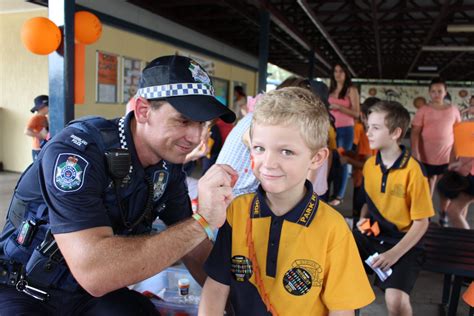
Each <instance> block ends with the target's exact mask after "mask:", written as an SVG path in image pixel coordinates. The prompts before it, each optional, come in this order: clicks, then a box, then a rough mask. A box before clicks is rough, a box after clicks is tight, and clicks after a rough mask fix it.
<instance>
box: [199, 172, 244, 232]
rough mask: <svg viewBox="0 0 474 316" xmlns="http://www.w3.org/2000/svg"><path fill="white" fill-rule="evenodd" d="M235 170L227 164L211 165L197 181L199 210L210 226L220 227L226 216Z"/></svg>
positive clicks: (234, 179) (231, 196)
mask: <svg viewBox="0 0 474 316" xmlns="http://www.w3.org/2000/svg"><path fill="white" fill-rule="evenodd" d="M237 177H238V175H237V172H235V170H234V169H232V168H231V167H230V166H228V165H219V164H215V165H213V166H212V167H211V168H210V169H209V170H208V171H207V172H206V174H205V175H204V176H203V177H202V178H201V179H200V180H199V183H198V198H199V210H198V213H199V214H201V216H203V217H204V218H205V219H206V221H207V222H208V223H209V224H210V225H211V226H212V227H216V228H218V227H221V226H222V225H223V224H224V222H225V218H226V210H227V206H229V204H230V202H231V201H232V199H233V195H232V186H233V185H234V184H235V181H236V180H237Z"/></svg>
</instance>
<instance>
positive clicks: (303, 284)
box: [283, 259, 323, 296]
mask: <svg viewBox="0 0 474 316" xmlns="http://www.w3.org/2000/svg"><path fill="white" fill-rule="evenodd" d="M322 272H323V269H322V268H321V266H320V265H319V264H318V263H316V262H314V261H312V260H306V259H298V260H295V261H294V262H293V264H292V267H291V268H290V269H289V270H288V271H286V273H285V275H284V277H283V287H284V288H285V290H287V291H288V293H290V294H293V295H296V296H301V295H304V294H306V293H308V292H309V290H310V289H311V287H312V286H313V285H314V286H317V287H322V285H323V280H322V277H321V274H322Z"/></svg>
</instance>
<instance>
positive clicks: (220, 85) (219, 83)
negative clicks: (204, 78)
mask: <svg viewBox="0 0 474 316" xmlns="http://www.w3.org/2000/svg"><path fill="white" fill-rule="evenodd" d="M211 78H212V83H213V84H214V90H215V91H214V94H215V97H216V99H217V100H219V101H220V102H221V103H222V104H224V105H225V106H227V105H229V81H228V80H225V79H220V78H216V77H211Z"/></svg>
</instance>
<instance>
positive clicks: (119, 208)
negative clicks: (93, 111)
mask: <svg viewBox="0 0 474 316" xmlns="http://www.w3.org/2000/svg"><path fill="white" fill-rule="evenodd" d="M135 101H136V107H135V111H132V112H130V113H129V114H127V115H126V116H125V117H122V118H120V119H115V120H105V119H103V118H98V117H89V118H85V119H80V120H77V121H73V122H72V123H70V124H69V125H68V126H67V127H66V128H65V129H64V130H62V131H61V132H60V133H58V134H57V135H56V136H55V137H54V138H53V139H52V140H51V141H50V142H48V143H47V145H46V146H45V147H44V148H43V150H42V151H41V153H40V154H39V157H38V160H37V161H36V162H35V163H34V164H32V165H31V166H30V167H29V168H28V169H27V170H26V171H25V172H24V173H23V175H22V176H21V178H20V180H19V183H18V185H17V187H16V189H15V193H14V196H13V198H12V202H11V205H10V208H9V210H8V216H7V222H6V225H5V227H4V230H3V232H2V235H1V237H0V259H1V260H0V314H1V315H17V314H22V315H30V314H31V315H33V314H34V315H51V314H53V315H89V314H90V315H154V314H155V313H156V312H155V310H154V307H153V305H152V304H151V303H150V302H149V301H148V300H147V299H145V298H144V297H143V296H142V295H141V294H138V293H136V292H134V291H130V290H128V289H127V286H128V285H131V284H134V283H137V282H139V281H142V280H144V279H146V278H149V277H151V276H153V275H155V274H157V273H159V272H160V271H162V270H163V269H165V268H166V267H168V266H170V265H171V264H173V263H174V262H176V261H177V260H179V259H181V258H182V260H183V261H184V263H185V264H186V266H187V267H188V269H189V270H190V271H191V273H193V275H194V276H195V277H196V278H197V279H198V280H203V279H204V275H203V274H202V269H201V268H202V262H203V260H205V258H206V257H207V255H208V253H209V251H210V248H211V245H212V244H211V242H210V241H209V238H210V237H211V236H212V229H214V228H217V227H220V226H221V225H222V224H223V223H224V221H225V210H226V207H227V205H228V204H229V202H230V200H231V199H232V193H231V190H232V189H231V182H232V179H233V178H235V177H236V174H235V171H233V170H232V169H231V168H230V167H229V166H226V165H216V166H213V167H212V169H210V170H209V171H208V172H207V173H206V175H205V176H204V177H202V178H201V180H200V181H199V185H198V190H199V210H198V213H196V214H194V215H193V216H191V215H192V210H191V204H190V201H189V198H188V194H187V187H186V184H185V175H184V173H183V172H182V168H181V167H182V165H181V163H182V162H183V161H184V159H185V157H186V155H187V154H188V153H190V152H191V151H192V150H193V149H194V148H195V147H196V146H197V145H198V144H199V142H200V135H201V131H202V128H203V126H204V123H205V122H206V121H209V120H212V119H214V118H217V117H220V118H222V119H223V120H224V121H226V122H232V121H234V120H235V114H234V113H233V112H232V111H230V110H229V109H228V108H227V107H225V106H224V105H222V104H220V103H219V102H218V101H217V100H216V99H215V98H214V89H213V86H212V83H211V80H210V78H209V76H208V74H207V73H206V72H205V70H204V69H203V68H202V67H201V66H200V65H199V64H197V63H196V62H195V61H193V60H192V59H189V58H187V57H182V56H165V57H160V58H157V59H155V60H153V61H152V62H151V63H150V64H149V65H148V66H147V67H146V68H145V69H144V70H143V73H142V77H141V79H140V84H139V91H138V93H137V96H136V100H135ZM157 217H159V218H160V219H161V220H162V221H163V222H165V224H167V225H168V226H169V225H173V226H172V227H170V228H169V229H167V230H165V231H164V232H162V233H159V234H153V233H151V231H152V222H153V221H154V219H155V218H157Z"/></svg>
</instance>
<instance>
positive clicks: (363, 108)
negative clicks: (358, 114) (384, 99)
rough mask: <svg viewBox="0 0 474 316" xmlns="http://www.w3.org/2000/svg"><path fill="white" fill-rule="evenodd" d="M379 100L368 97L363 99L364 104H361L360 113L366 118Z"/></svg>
mask: <svg viewBox="0 0 474 316" xmlns="http://www.w3.org/2000/svg"><path fill="white" fill-rule="evenodd" d="M379 101H380V99H379V98H376V97H369V98H367V99H365V101H364V103H362V105H361V107H360V110H361V111H362V114H364V115H365V116H366V117H367V116H369V110H370V108H371V107H372V106H374V104H376V103H377V102H379Z"/></svg>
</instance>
